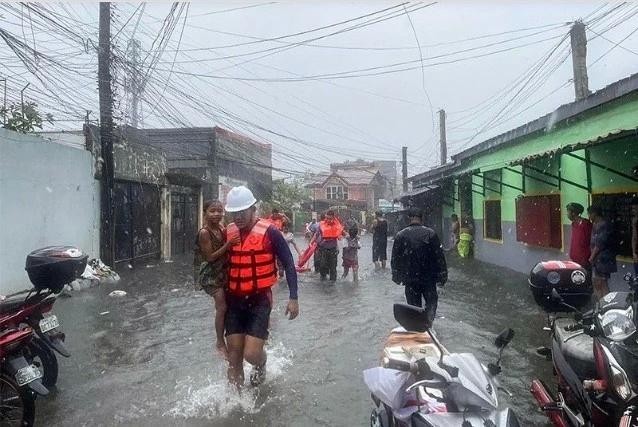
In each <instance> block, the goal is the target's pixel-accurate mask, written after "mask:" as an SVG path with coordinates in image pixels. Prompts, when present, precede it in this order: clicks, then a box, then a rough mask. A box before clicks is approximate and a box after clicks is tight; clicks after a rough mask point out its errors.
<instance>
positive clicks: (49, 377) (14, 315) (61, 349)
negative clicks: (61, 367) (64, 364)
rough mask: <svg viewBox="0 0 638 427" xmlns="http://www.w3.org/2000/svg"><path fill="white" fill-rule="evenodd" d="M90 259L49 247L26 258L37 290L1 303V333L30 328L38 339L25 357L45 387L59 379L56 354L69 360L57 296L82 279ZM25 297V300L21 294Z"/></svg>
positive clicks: (73, 251)
mask: <svg viewBox="0 0 638 427" xmlns="http://www.w3.org/2000/svg"><path fill="white" fill-rule="evenodd" d="M87 259H88V256H87V255H85V254H83V253H82V252H81V251H79V250H78V249H77V248H74V247H72V246H49V247H46V248H41V249H37V250H35V251H33V252H31V253H30V254H29V255H27V260H26V267H25V270H26V271H27V274H28V275H29V279H30V280H31V283H32V284H33V286H34V288H33V289H31V290H28V291H23V292H18V293H17V294H14V295H12V296H11V297H10V298H9V299H7V300H4V301H2V302H0V313H2V314H0V330H3V329H16V328H19V327H21V326H25V325H26V326H28V327H29V328H30V329H31V330H33V331H34V332H35V336H34V337H33V339H31V340H30V341H29V343H28V345H27V346H26V347H25V348H24V356H25V358H26V359H27V360H28V361H29V362H30V363H33V364H35V365H36V366H37V367H38V368H40V369H41V370H42V371H43V378H42V383H43V384H44V385H45V386H46V387H49V388H50V387H53V386H54V385H55V384H56V382H57V379H58V361H57V357H56V355H55V353H56V352H57V353H58V354H60V355H62V356H64V357H69V356H70V353H69V351H68V350H67V349H66V347H65V345H64V340H65V334H64V333H63V332H62V331H61V330H60V322H59V321H58V318H57V316H56V315H55V314H52V313H51V311H52V309H53V304H54V303H55V301H56V295H57V293H59V292H60V291H62V289H63V287H64V285H65V284H66V283H70V282H71V281H73V280H75V279H77V278H78V277H80V275H81V274H82V273H83V272H84V269H85V267H86V262H87ZM24 293H26V294H27V295H26V297H24V298H23V297H22V294H24Z"/></svg>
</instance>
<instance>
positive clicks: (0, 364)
mask: <svg viewBox="0 0 638 427" xmlns="http://www.w3.org/2000/svg"><path fill="white" fill-rule="evenodd" d="M32 337H33V330H31V328H28V327H26V328H24V329H5V330H3V331H2V332H0V424H1V425H3V426H5V425H6V426H16V427H18V426H20V427H22V426H25V427H27V426H32V425H33V422H34V419H35V403H34V401H35V397H36V395H38V394H39V395H42V396H46V395H47V394H48V393H49V391H48V390H47V388H46V387H44V386H43V385H42V382H41V378H42V372H41V371H40V370H39V369H38V367H36V366H35V365H33V364H31V363H29V362H28V361H27V359H26V358H25V356H24V353H23V351H24V349H25V348H26V346H27V345H29V343H30V341H31V339H32Z"/></svg>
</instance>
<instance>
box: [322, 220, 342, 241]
mask: <svg viewBox="0 0 638 427" xmlns="http://www.w3.org/2000/svg"><path fill="white" fill-rule="evenodd" d="M319 228H320V229H321V237H322V238H323V239H338V238H339V237H341V235H342V233H343V226H342V225H341V223H340V222H339V220H338V219H336V218H335V220H334V221H333V222H332V224H328V222H326V221H325V220H324V221H321V222H320V223H319Z"/></svg>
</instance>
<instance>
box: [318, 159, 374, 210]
mask: <svg viewBox="0 0 638 427" xmlns="http://www.w3.org/2000/svg"><path fill="white" fill-rule="evenodd" d="M306 187H307V188H309V189H310V190H311V197H312V203H313V207H312V209H313V210H314V211H323V210H326V209H330V208H335V207H340V208H342V209H350V210H355V211H370V210H373V209H375V208H376V207H377V204H378V201H379V199H381V198H383V195H384V192H385V191H386V184H385V180H384V178H383V176H382V175H381V173H380V172H379V169H378V168H375V167H348V168H345V169H339V168H334V169H333V170H332V171H331V172H326V173H324V174H317V175H314V176H311V177H309V179H308V180H307V181H306Z"/></svg>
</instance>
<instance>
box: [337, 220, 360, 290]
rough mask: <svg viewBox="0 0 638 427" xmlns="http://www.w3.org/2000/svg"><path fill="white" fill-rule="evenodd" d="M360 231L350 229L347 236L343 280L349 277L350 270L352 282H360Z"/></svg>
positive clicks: (355, 228) (344, 248)
mask: <svg viewBox="0 0 638 427" xmlns="http://www.w3.org/2000/svg"><path fill="white" fill-rule="evenodd" d="M358 234H359V229H358V228H357V227H350V228H349V229H348V235H347V236H346V245H345V246H344V247H343V276H341V278H342V279H345V278H346V277H348V273H349V272H350V269H352V281H353V282H355V283H358V282H359V249H361V246H359V237H358V236H357V235H358Z"/></svg>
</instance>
